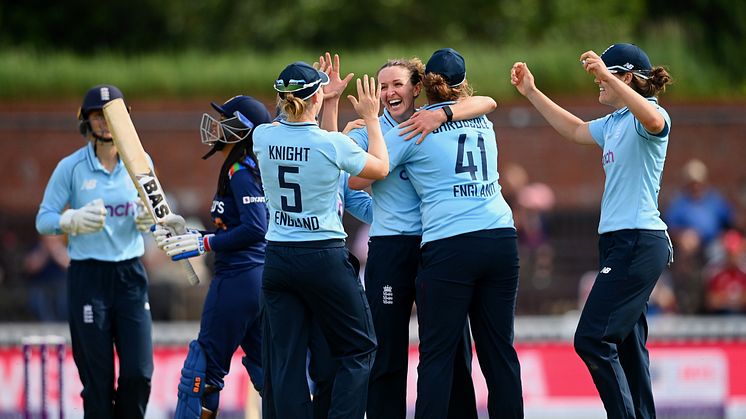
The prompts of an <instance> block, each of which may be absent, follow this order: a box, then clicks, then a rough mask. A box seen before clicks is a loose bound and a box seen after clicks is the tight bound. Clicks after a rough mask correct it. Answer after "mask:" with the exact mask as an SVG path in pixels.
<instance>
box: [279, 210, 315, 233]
mask: <svg viewBox="0 0 746 419" xmlns="http://www.w3.org/2000/svg"><path fill="white" fill-rule="evenodd" d="M275 224H277V225H281V226H286V227H298V228H305V229H306V230H310V231H316V230H318V229H319V218H318V217H316V216H311V217H300V218H297V217H293V216H292V215H290V214H288V213H286V212H283V211H277V212H275Z"/></svg>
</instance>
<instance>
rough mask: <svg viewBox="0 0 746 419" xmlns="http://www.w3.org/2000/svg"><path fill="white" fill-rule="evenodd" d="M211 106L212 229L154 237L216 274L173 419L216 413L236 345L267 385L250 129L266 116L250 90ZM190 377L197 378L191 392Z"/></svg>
mask: <svg viewBox="0 0 746 419" xmlns="http://www.w3.org/2000/svg"><path fill="white" fill-rule="evenodd" d="M211 105H212V107H213V109H215V111H217V112H218V114H219V118H218V119H215V118H214V117H213V116H212V115H210V114H207V113H205V114H203V115H202V122H201V124H200V135H201V138H202V143H204V144H207V145H210V146H211V149H210V151H209V152H208V153H207V154H205V155H204V156H203V159H207V158H209V157H210V156H212V155H213V154H215V153H216V152H219V153H220V154H221V155H222V157H223V165H222V167H221V168H220V173H219V175H218V181H217V189H216V192H215V195H214V197H213V200H212V206H211V209H210V215H211V217H212V221H213V224H214V229H213V230H212V231H210V232H207V231H196V230H191V231H188V232H187V233H186V234H182V235H175V236H171V235H170V234H169V229H167V228H163V227H159V228H157V229H156V231H155V238H156V243H157V244H158V246H159V247H160V248H161V249H163V250H164V251H166V254H167V255H169V256H171V257H172V258H173V259H174V260H179V259H181V258H184V257H194V256H198V255H202V254H204V253H207V252H213V253H214V254H215V276H214V277H213V279H212V282H210V289H209V290H208V292H207V296H206V297H205V304H204V307H203V309H202V318H201V321H200V330H199V336H198V337H197V340H195V341H192V342H191V343H190V345H189V353H188V354H187V358H186V360H185V361H184V368H183V369H182V379H181V383H180V384H179V387H178V402H177V406H176V414H175V419H199V418H215V417H216V416H217V413H218V407H219V403H220V391H221V390H222V389H223V385H224V378H225V376H226V375H227V374H228V372H229V369H230V364H231V358H232V357H233V353H234V352H236V349H238V347H239V346H240V347H241V349H243V352H244V357H243V365H244V367H245V368H246V371H247V372H248V373H249V377H250V378H251V381H252V382H253V383H254V387H255V388H256V389H257V391H258V392H259V393H260V394H261V393H262V391H263V386H264V373H263V370H262V364H261V350H262V349H261V348H262V324H261V323H262V322H261V310H260V304H261V296H260V295H261V278H262V270H263V267H264V250H265V247H266V241H265V239H264V235H265V234H266V231H267V206H266V200H265V198H264V191H263V190H262V183H261V177H260V174H259V166H258V164H257V160H256V156H255V155H254V151H253V149H252V147H253V141H252V130H253V129H254V128H255V127H257V126H259V125H260V124H265V123H268V122H270V121H271V118H270V115H269V112H268V111H267V108H266V107H265V106H264V104H262V103H261V102H259V101H258V100H256V99H254V98H253V97H250V96H243V95H239V96H235V97H233V98H231V99H229V100H228V101H226V102H225V103H223V104H222V105H218V104H216V103H211ZM180 218H181V217H174V216H169V220H167V221H165V224H166V225H168V224H169V223H172V224H173V223H181V222H183V219H180ZM194 383H199V391H198V392H196V393H195V392H194V391H193V389H194Z"/></svg>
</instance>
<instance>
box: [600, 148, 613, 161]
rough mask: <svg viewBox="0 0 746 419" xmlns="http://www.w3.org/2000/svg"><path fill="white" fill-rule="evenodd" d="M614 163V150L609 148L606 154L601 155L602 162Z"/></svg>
mask: <svg viewBox="0 0 746 419" xmlns="http://www.w3.org/2000/svg"><path fill="white" fill-rule="evenodd" d="M609 163H614V152H613V151H611V150H609V151H608V152H607V153H606V154H604V155H603V156H601V164H609Z"/></svg>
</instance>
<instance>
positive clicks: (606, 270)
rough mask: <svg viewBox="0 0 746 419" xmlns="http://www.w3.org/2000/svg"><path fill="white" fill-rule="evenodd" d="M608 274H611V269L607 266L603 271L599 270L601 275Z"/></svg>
mask: <svg viewBox="0 0 746 419" xmlns="http://www.w3.org/2000/svg"><path fill="white" fill-rule="evenodd" d="M609 272H611V268H609V267H608V266H606V267H604V268H603V269H601V273H602V274H607V273H609Z"/></svg>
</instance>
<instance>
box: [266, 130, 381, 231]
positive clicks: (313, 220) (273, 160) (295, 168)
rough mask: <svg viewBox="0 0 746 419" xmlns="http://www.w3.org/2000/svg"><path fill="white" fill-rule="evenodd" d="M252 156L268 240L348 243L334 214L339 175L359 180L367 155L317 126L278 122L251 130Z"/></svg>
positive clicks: (343, 138) (343, 137) (335, 211)
mask: <svg viewBox="0 0 746 419" xmlns="http://www.w3.org/2000/svg"><path fill="white" fill-rule="evenodd" d="M254 153H255V154H256V157H257V159H258V160H259V171H260V172H261V174H262V183H263V185H264V194H265V197H266V198H267V205H268V206H269V228H268V229H267V236H266V238H267V240H270V241H292V242H299V241H311V240H326V239H344V238H345V237H347V234H345V231H344V228H343V227H342V220H341V218H340V217H339V215H338V212H337V205H338V201H337V199H338V191H339V178H340V170H344V171H346V172H348V173H350V174H353V175H357V174H359V173H360V171H362V170H363V167H365V163H366V162H367V159H368V156H367V154H366V153H365V151H363V150H362V149H361V148H360V147H358V146H357V145H355V143H354V142H352V141H350V138H349V137H347V136H346V135H344V134H341V133H338V132H328V131H324V130H322V129H320V128H319V126H318V125H316V123H313V122H286V121H281V122H280V123H279V124H278V125H272V124H264V125H260V126H258V127H256V128H254Z"/></svg>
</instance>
